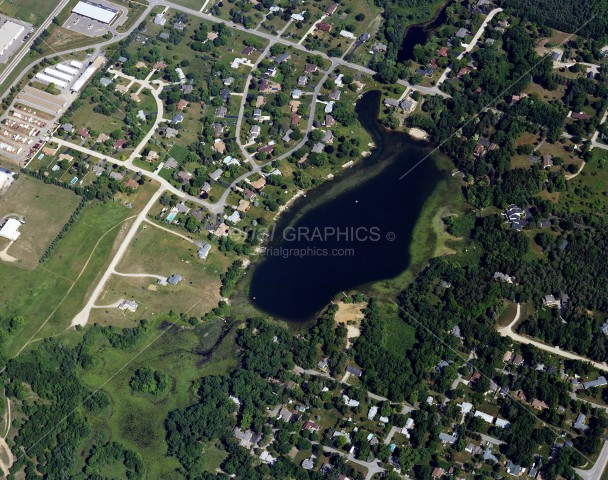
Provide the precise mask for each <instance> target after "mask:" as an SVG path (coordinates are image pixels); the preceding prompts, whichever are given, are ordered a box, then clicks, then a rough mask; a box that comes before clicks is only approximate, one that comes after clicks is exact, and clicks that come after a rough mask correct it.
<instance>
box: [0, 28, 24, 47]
mask: <svg viewBox="0 0 608 480" xmlns="http://www.w3.org/2000/svg"><path fill="white" fill-rule="evenodd" d="M24 30H25V27H24V26H23V25H19V24H18V23H15V22H11V21H8V22H6V23H5V24H4V25H2V26H1V27H0V55H4V52H6V49H7V48H8V47H10V46H11V45H12V44H13V42H14V41H15V40H16V39H17V38H18V37H19V35H21V34H22V33H23V31H24Z"/></svg>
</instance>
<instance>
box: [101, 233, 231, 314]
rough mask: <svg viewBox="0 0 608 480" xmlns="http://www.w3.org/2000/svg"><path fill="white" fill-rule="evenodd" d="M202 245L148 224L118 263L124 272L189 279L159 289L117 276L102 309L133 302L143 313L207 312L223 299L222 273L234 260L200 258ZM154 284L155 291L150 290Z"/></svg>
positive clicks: (148, 280)
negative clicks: (169, 311) (172, 311)
mask: <svg viewBox="0 0 608 480" xmlns="http://www.w3.org/2000/svg"><path fill="white" fill-rule="evenodd" d="M197 250H198V247H197V246H196V245H194V244H192V243H189V242H187V241H186V240H184V239H182V238H180V237H178V236H176V235H173V234H171V233H169V232H165V231H163V230H160V229H158V228H156V227H154V226H152V225H150V224H144V225H143V226H142V227H141V229H140V231H139V232H138V233H137V236H136V237H135V240H133V242H132V244H131V246H130V248H129V250H128V251H127V253H126V255H125V257H124V258H123V260H122V261H121V263H120V264H119V265H118V268H117V271H119V272H120V273H147V274H154V275H160V276H162V277H169V276H171V275H172V274H174V273H179V274H180V275H181V276H182V277H183V278H184V280H183V281H181V282H180V283H179V284H178V285H176V286H173V285H166V286H161V285H158V286H157V285H156V282H157V281H156V279H155V278H152V277H150V278H141V277H124V276H118V275H114V276H112V278H111V279H110V282H109V283H108V286H107V287H106V290H105V292H104V294H103V295H102V297H101V298H100V299H99V300H98V301H97V304H98V305H110V304H112V303H114V302H117V301H118V300H120V299H121V298H122V299H129V300H130V299H133V300H135V301H137V302H138V303H139V305H140V306H139V308H138V311H137V312H136V313H135V314H133V315H138V312H139V310H140V309H141V310H144V311H147V312H148V315H150V314H152V313H157V314H158V313H161V312H166V311H167V310H169V309H173V310H175V311H179V312H186V311H187V312H188V314H189V315H193V316H197V315H203V314H205V313H207V312H208V311H209V310H211V309H212V308H214V307H215V306H217V303H218V301H219V300H220V294H219V288H220V273H222V272H224V271H225V270H226V269H227V268H228V266H229V264H230V261H229V260H228V259H227V258H226V257H224V256H223V255H220V254H218V253H217V250H216V251H215V252H212V254H211V255H210V256H209V258H207V259H206V260H199V258H198V256H197ZM150 285H154V287H156V290H150V289H149V288H148V287H149V286H150Z"/></svg>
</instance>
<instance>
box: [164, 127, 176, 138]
mask: <svg viewBox="0 0 608 480" xmlns="http://www.w3.org/2000/svg"><path fill="white" fill-rule="evenodd" d="M178 133H179V131H178V130H176V129H175V128H171V127H168V128H167V129H166V130H165V138H174V137H176V136H177V134H178Z"/></svg>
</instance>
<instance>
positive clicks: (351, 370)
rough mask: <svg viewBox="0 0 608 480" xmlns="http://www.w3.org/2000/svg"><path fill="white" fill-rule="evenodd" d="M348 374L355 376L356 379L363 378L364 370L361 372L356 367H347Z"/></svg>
mask: <svg viewBox="0 0 608 480" xmlns="http://www.w3.org/2000/svg"><path fill="white" fill-rule="evenodd" d="M346 372H347V373H350V374H351V375H354V376H355V377H361V376H362V375H363V370H360V369H359V368H356V367H352V366H350V365H349V366H348V367H346Z"/></svg>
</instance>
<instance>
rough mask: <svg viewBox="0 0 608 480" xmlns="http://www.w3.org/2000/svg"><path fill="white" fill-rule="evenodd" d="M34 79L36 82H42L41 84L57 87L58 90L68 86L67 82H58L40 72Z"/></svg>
mask: <svg viewBox="0 0 608 480" xmlns="http://www.w3.org/2000/svg"><path fill="white" fill-rule="evenodd" d="M36 78H37V79H38V80H42V81H43V82H46V83H52V84H54V85H57V86H58V87H59V88H65V87H67V86H68V84H67V82H64V81H63V80H58V79H57V78H53V77H51V76H49V75H46V74H44V73H42V72H38V73H37V74H36Z"/></svg>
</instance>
